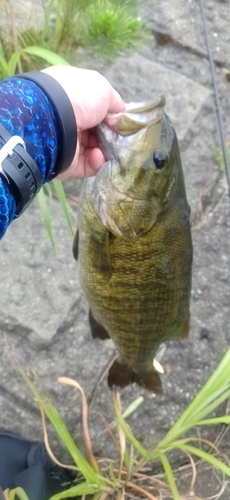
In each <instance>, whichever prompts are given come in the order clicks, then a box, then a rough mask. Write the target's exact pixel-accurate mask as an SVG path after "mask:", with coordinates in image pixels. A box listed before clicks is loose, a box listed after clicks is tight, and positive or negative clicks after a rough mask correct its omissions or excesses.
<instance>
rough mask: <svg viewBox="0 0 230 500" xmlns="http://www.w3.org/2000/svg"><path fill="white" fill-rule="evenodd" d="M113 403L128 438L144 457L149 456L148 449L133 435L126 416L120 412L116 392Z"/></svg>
mask: <svg viewBox="0 0 230 500" xmlns="http://www.w3.org/2000/svg"><path fill="white" fill-rule="evenodd" d="M113 403H114V409H115V413H116V417H117V420H118V421H119V423H120V425H121V427H122V429H123V431H124V433H125V435H126V437H127V439H128V440H129V442H130V443H132V444H133V446H134V448H135V449H136V450H137V451H138V453H140V455H141V456H142V457H144V458H145V457H147V455H148V451H147V450H146V448H144V446H142V445H141V443H139V441H138V440H137V439H136V438H135V436H134V435H133V433H132V431H131V430H130V428H129V426H128V425H127V424H126V422H125V420H124V418H123V417H122V414H121V412H120V410H119V408H118V405H117V402H116V398H115V394H114V393H113Z"/></svg>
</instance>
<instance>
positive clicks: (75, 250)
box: [73, 229, 79, 260]
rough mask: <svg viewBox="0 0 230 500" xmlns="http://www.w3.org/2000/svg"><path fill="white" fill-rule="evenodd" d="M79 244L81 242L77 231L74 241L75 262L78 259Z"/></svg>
mask: <svg viewBox="0 0 230 500" xmlns="http://www.w3.org/2000/svg"><path fill="white" fill-rule="evenodd" d="M78 242H79V231H78V229H77V231H76V233H75V236H74V240H73V256H74V259H75V260H77V259H78Z"/></svg>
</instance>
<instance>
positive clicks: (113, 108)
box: [108, 87, 126, 113]
mask: <svg viewBox="0 0 230 500" xmlns="http://www.w3.org/2000/svg"><path fill="white" fill-rule="evenodd" d="M125 107H126V105H125V103H124V101H123V99H122V98H121V96H120V94H118V92H117V91H116V90H115V89H114V88H113V87H111V99H110V104H109V108H108V113H121V112H122V111H125Z"/></svg>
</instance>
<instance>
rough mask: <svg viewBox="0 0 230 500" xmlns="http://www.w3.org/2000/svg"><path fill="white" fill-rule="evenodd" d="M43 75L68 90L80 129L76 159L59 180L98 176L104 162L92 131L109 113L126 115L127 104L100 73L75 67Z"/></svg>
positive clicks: (63, 68) (58, 67) (50, 71)
mask: <svg viewBox="0 0 230 500" xmlns="http://www.w3.org/2000/svg"><path fill="white" fill-rule="evenodd" d="M43 72H44V73H47V74H49V75H50V76H52V77H53V78H55V80H57V82H58V83H59V84H60V85H61V86H62V87H63V89H64V90H65V92H66V94H67V95H68V97H69V99H70V101H71V103H72V106H73V110H74V113H75V118H76V122H77V129H78V141H77V149H76V153H75V156H74V159H73V161H72V163H71V165H70V166H69V168H68V170H66V172H64V173H63V174H61V175H60V176H58V178H59V179H61V180H63V179H66V178H67V177H89V176H91V175H95V174H96V172H97V171H98V169H99V168H100V166H101V165H102V164H103V163H104V161H105V158H104V155H103V153H102V151H101V150H100V148H99V144H98V140H97V137H96V134H95V131H94V130H93V128H94V127H95V126H96V125H99V123H101V122H102V121H103V119H104V118H105V116H106V114H107V113H120V112H121V111H124V110H125V103H124V102H123V100H122V98H121V96H120V95H119V94H118V93H117V92H116V90H115V89H114V88H113V87H112V86H111V85H110V83H109V82H108V80H106V78H104V76H102V75H101V74H100V73H98V72H97V71H93V70H88V69H81V68H76V67H74V66H51V67H49V68H46V69H44V70H43Z"/></svg>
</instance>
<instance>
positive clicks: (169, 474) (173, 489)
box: [159, 453, 180, 500]
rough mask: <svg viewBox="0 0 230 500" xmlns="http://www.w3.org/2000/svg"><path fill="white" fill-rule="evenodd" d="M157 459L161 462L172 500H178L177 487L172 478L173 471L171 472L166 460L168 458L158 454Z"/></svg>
mask: <svg viewBox="0 0 230 500" xmlns="http://www.w3.org/2000/svg"><path fill="white" fill-rule="evenodd" d="M159 457H160V459H161V461H162V465H163V467H164V470H165V474H166V476H167V479H168V482H169V486H170V488H171V492H172V494H173V499H174V500H180V498H179V493H178V489H177V486H176V483H175V478H174V475H173V471H172V468H171V465H170V463H169V460H168V458H167V457H166V455H165V454H164V453H160V454H159Z"/></svg>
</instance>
